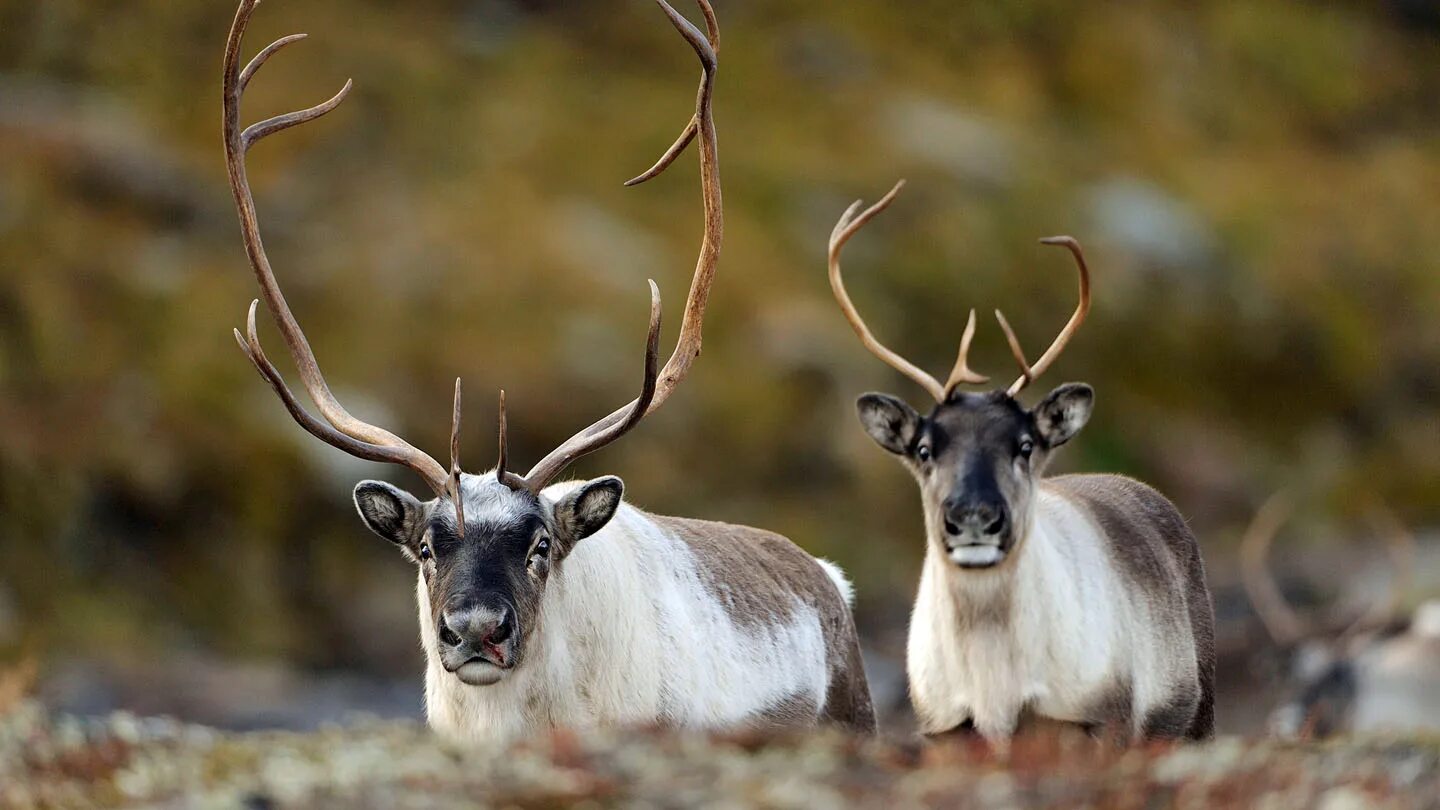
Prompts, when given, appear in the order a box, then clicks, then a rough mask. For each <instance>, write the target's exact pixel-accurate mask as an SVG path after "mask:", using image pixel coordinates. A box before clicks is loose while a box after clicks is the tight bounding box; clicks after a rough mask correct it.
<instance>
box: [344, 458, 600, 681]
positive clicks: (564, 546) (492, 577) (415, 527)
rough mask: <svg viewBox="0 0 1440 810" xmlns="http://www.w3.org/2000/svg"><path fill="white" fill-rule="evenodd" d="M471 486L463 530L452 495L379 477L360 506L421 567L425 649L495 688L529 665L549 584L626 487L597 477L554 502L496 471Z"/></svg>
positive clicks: (360, 491)
mask: <svg viewBox="0 0 1440 810" xmlns="http://www.w3.org/2000/svg"><path fill="white" fill-rule="evenodd" d="M462 491H463V493H464V498H465V504H464V507H465V508H464V512H465V526H464V530H463V531H461V530H459V529H458V528H457V527H456V525H455V510H454V508H453V506H452V505H451V504H450V503H449V502H447V501H440V500H431V501H429V502H426V503H422V502H420V501H419V500H418V499H417V498H415V497H414V496H412V495H410V494H409V493H407V492H404V491H403V490H400V489H396V488H395V487H393V486H390V485H389V484H386V483H382V482H379V481H363V482H361V483H360V484H359V485H358V486H357V487H356V488H355V505H356V507H357V508H358V509H359V510H360V517H361V519H362V520H364V522H365V525H366V526H368V527H369V528H370V530H371V531H373V532H375V533H376V534H378V535H380V536H381V537H383V538H385V539H386V540H389V541H391V542H392V543H395V544H397V545H399V546H400V547H401V548H402V549H403V550H404V551H405V554H406V556H408V557H409V558H410V559H411V560H413V561H414V562H415V563H416V564H417V565H418V566H419V567H420V576H421V580H422V583H423V584H422V588H423V593H424V596H425V603H426V605H425V606H428V613H429V623H428V624H429V626H428V627H427V626H425V625H426V622H425V621H424V617H423V616H422V621H421V624H422V627H421V632H422V633H424V634H426V636H427V637H426V638H424V639H422V641H423V642H424V645H425V649H426V650H427V651H428V652H430V653H432V654H434V655H436V656H438V658H439V661H440V663H441V665H442V666H443V667H444V668H445V670H446V671H448V672H451V673H454V674H455V676H456V677H457V678H459V679H460V680H461V681H463V682H465V683H467V684H470V685H472V686H488V685H490V684H493V683H498V682H499V681H501V680H503V679H504V678H505V677H506V676H507V675H508V674H509V673H510V672H511V671H512V670H514V669H515V668H516V667H518V666H520V665H521V664H522V663H523V662H524V660H525V657H526V652H527V650H529V649H532V647H533V644H534V638H535V637H536V635H537V634H538V633H539V632H540V627H541V625H542V620H541V618H542V616H541V614H542V611H541V605H542V603H543V598H544V595H545V589H546V588H547V587H548V586H549V584H550V581H551V579H552V577H555V576H556V575H557V574H558V572H559V571H560V569H561V568H562V567H563V565H564V561H565V558H566V557H567V556H568V555H569V553H570V552H571V551H572V550H573V549H574V548H575V545H576V544H577V543H578V542H579V541H580V540H583V539H584V538H586V537H589V536H590V535H592V534H594V533H595V532H597V531H599V530H600V529H601V528H603V527H604V526H605V524H606V523H608V522H609V520H610V518H611V517H612V516H614V514H615V510H616V509H617V508H618V507H619V506H620V499H621V496H622V495H623V493H624V484H623V483H621V481H620V479H619V478H615V477H606V478H598V479H596V480H594V481H590V482H588V483H586V484H583V485H581V486H579V487H576V488H575V489H573V490H571V491H570V492H568V493H567V494H565V495H564V496H563V497H562V498H560V499H559V500H558V501H551V500H550V499H549V498H547V497H546V496H545V495H544V494H543V493H542V494H538V495H537V494H534V493H531V492H528V491H525V490H520V491H512V490H511V489H509V488H508V487H506V486H504V485H502V484H500V483H499V482H497V481H496V480H495V478H494V476H489V475H487V476H474V475H466V476H464V478H463V480H462Z"/></svg>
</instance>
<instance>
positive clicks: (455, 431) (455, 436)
mask: <svg viewBox="0 0 1440 810" xmlns="http://www.w3.org/2000/svg"><path fill="white" fill-rule="evenodd" d="M450 500H451V501H453V502H454V503H455V525H456V527H458V529H459V531H460V534H462V535H463V534H464V533H465V503H464V501H465V498H464V493H463V492H462V491H461V489H460V378H459V377H456V378H455V409H454V411H452V412H451V414H450Z"/></svg>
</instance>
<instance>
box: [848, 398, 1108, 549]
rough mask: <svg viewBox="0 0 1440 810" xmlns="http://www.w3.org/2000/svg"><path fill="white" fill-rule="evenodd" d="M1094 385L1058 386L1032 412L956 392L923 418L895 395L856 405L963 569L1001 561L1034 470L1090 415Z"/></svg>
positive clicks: (933, 535)
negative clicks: (909, 477)
mask: <svg viewBox="0 0 1440 810" xmlns="http://www.w3.org/2000/svg"><path fill="white" fill-rule="evenodd" d="M1093 401H1094V392H1093V391H1092V390H1091V388H1090V386H1088V385H1081V384H1068V385H1062V386H1060V387H1059V388H1057V389H1055V390H1054V391H1053V392H1051V394H1050V395H1049V396H1047V397H1046V398H1045V400H1044V401H1043V402H1041V403H1040V405H1039V406H1037V407H1036V408H1035V410H1033V411H1026V410H1025V409H1024V408H1023V407H1021V405H1020V403H1018V402H1017V401H1016V400H1015V399H1013V398H1012V397H1010V396H1009V395H1007V394H1005V393H1004V392H1000V391H996V392H992V393H989V394H970V393H962V392H956V393H953V394H951V395H950V397H949V398H948V399H947V400H946V401H945V402H943V403H941V404H940V405H937V406H935V409H934V410H932V411H931V412H930V415H929V416H925V417H922V416H920V414H918V413H917V412H916V411H915V409H913V408H911V407H910V406H909V405H907V404H906V403H904V402H902V401H901V400H899V399H896V398H895V397H892V396H889V395H887V394H866V395H865V396H863V397H861V398H860V400H859V402H858V403H857V407H858V409H859V412H860V421H861V423H862V424H863V425H864V427H865V430H866V432H867V433H869V434H870V437H871V438H872V439H874V440H875V442H876V443H877V444H879V445H880V446H881V447H883V448H885V449H886V450H888V451H890V452H891V453H894V454H895V455H898V456H900V458H901V459H902V461H904V463H905V465H906V467H908V468H909V470H910V472H911V473H912V474H913V475H914V476H915V480H916V481H917V482H918V483H919V484H920V491H921V497H922V499H923V502H924V508H925V526H926V534H927V536H928V537H929V538H930V539H931V542H932V543H934V544H935V545H936V551H939V552H940V553H941V554H943V555H944V556H945V557H947V558H948V559H949V560H950V561H951V562H953V563H955V564H956V565H958V566H960V567H961V568H989V567H991V566H994V565H998V564H999V563H1000V562H1002V561H1003V560H1004V559H1005V558H1006V557H1007V556H1009V555H1010V553H1011V552H1012V551H1013V550H1014V548H1015V545H1016V541H1017V538H1023V537H1024V536H1025V532H1026V530H1027V529H1028V525H1029V515H1030V508H1031V501H1032V497H1033V491H1034V484H1035V479H1036V477H1037V476H1038V475H1039V474H1040V472H1041V471H1042V470H1043V468H1044V465H1045V462H1046V461H1047V460H1048V458H1049V454H1050V452H1051V451H1052V450H1054V449H1055V448H1056V447H1059V446H1060V445H1062V444H1064V443H1065V442H1067V441H1069V440H1070V438H1071V437H1073V436H1074V435H1075V434H1076V433H1078V432H1079V431H1080V429H1081V428H1082V427H1084V425H1085V422H1086V420H1088V419H1089V418H1090V409H1091V405H1092V403H1093Z"/></svg>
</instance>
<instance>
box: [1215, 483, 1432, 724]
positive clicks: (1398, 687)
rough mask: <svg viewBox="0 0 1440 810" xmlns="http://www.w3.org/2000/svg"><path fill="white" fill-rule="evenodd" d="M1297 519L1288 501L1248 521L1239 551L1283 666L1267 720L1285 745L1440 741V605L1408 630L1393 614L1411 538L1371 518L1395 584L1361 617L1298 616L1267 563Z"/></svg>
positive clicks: (1268, 505) (1382, 513)
mask: <svg viewBox="0 0 1440 810" xmlns="http://www.w3.org/2000/svg"><path fill="white" fill-rule="evenodd" d="M1293 511H1294V502H1293V500H1292V499H1291V497H1290V496H1289V495H1288V494H1286V493H1283V492H1282V493H1277V494H1276V495H1274V496H1272V497H1271V498H1270V499H1269V500H1268V501H1266V502H1265V504H1264V505H1263V506H1262V507H1261V508H1260V511H1259V512H1257V513H1256V514H1255V518H1254V520H1253V521H1251V523H1250V526H1249V527H1248V528H1247V529H1246V531H1245V536H1244V538H1243V539H1242V541H1241V545H1240V561H1241V574H1242V578H1243V582H1244V584H1245V590H1246V592H1247V593H1248V594H1249V595H1250V603H1251V605H1253V606H1254V608H1255V613H1256V615H1257V616H1258V617H1259V618H1260V623H1261V624H1262V625H1263V626H1264V627H1265V630H1266V632H1267V633H1268V634H1269V636H1270V639H1271V641H1273V642H1274V644H1275V646H1276V647H1277V648H1278V649H1279V650H1281V651H1282V653H1283V654H1284V656H1285V658H1286V660H1287V672H1286V674H1285V683H1284V689H1285V692H1286V695H1287V696H1286V698H1285V699H1284V701H1283V702H1282V703H1281V704H1280V706H1278V707H1277V708H1276V709H1275V710H1274V711H1273V712H1272V713H1271V715H1270V718H1269V723H1268V725H1269V730H1270V731H1271V732H1272V733H1274V734H1276V735H1278V736H1282V737H1326V736H1330V735H1332V734H1341V733H1375V732H1380V731H1390V732H1395V731H1411V732H1415V731H1440V600H1431V601H1429V602H1426V603H1423V604H1422V605H1420V607H1419V608H1418V609H1417V610H1416V611H1415V613H1414V615H1413V617H1411V618H1410V619H1409V620H1408V621H1407V620H1406V617H1404V616H1403V615H1402V614H1401V612H1400V605H1401V602H1402V595H1403V594H1404V593H1405V592H1406V591H1407V590H1408V588H1409V582H1410V572H1411V570H1412V566H1413V563H1414V556H1415V537H1414V535H1413V534H1411V533H1410V532H1409V531H1407V530H1406V529H1405V527H1404V525H1403V524H1402V523H1400V521H1399V520H1397V519H1396V518H1395V516H1394V515H1393V514H1391V513H1390V512H1389V511H1388V510H1385V509H1383V508H1381V507H1379V506H1376V507H1374V508H1372V510H1371V523H1372V524H1373V527H1374V531H1375V533H1376V534H1378V535H1380V536H1382V537H1384V538H1385V541H1386V546H1387V548H1388V549H1389V555H1390V560H1391V565H1392V567H1393V568H1394V570H1395V579H1394V581H1393V582H1392V583H1391V587H1390V589H1389V591H1388V592H1387V593H1386V595H1385V596H1384V597H1382V598H1380V599H1378V600H1376V601H1375V602H1374V603H1373V604H1372V605H1370V606H1369V607H1368V608H1366V609H1364V610H1362V611H1360V612H1359V613H1358V614H1356V613H1353V612H1351V613H1350V614H1349V615H1346V613H1345V612H1344V611H1332V612H1331V615H1329V616H1316V615H1307V616H1302V615H1301V614H1300V613H1299V612H1298V611H1297V610H1296V609H1295V608H1294V607H1293V606H1291V605H1290V603H1289V602H1287V601H1286V600H1285V596H1284V595H1283V594H1282V593H1281V591H1280V587H1279V585H1278V584H1277V583H1276V582H1275V578H1274V577H1273V576H1272V575H1271V573H1270V569H1269V566H1268V564H1267V559H1268V557H1269V553H1270V547H1271V545H1272V544H1273V542H1274V540H1275V536H1276V535H1277V534H1278V533H1279V531H1280V528H1281V527H1282V526H1283V525H1284V523H1285V521H1286V520H1287V519H1288V518H1289V516H1290V515H1291V513H1292V512H1293Z"/></svg>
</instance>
